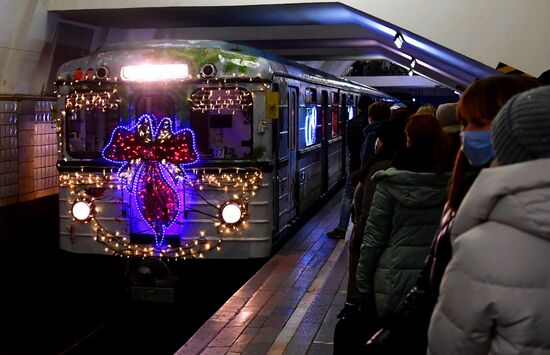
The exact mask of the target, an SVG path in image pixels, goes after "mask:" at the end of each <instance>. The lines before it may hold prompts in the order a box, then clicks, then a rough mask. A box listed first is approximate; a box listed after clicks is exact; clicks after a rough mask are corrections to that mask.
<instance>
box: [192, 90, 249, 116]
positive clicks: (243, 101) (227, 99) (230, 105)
mask: <svg viewBox="0 0 550 355" xmlns="http://www.w3.org/2000/svg"><path fill="white" fill-rule="evenodd" d="M189 101H190V103H191V105H190V106H191V110H193V111H201V112H203V113H204V112H206V111H208V110H230V111H231V112H232V113H233V114H234V113H235V112H236V111H244V110H247V109H248V108H250V107H252V94H251V93H250V92H248V91H246V90H244V89H240V88H239V87H238V86H236V87H234V88H224V87H217V88H208V87H202V88H201V90H198V91H195V92H194V93H193V94H191V96H190V97H189Z"/></svg>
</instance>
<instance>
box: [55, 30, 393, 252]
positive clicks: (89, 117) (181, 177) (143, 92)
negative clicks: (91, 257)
mask: <svg viewBox="0 0 550 355" xmlns="http://www.w3.org/2000/svg"><path fill="white" fill-rule="evenodd" d="M56 85H57V95H58V98H59V100H58V105H57V112H56V119H55V122H56V126H57V132H58V138H59V160H58V164H57V167H58V170H59V184H60V188H59V191H60V192H59V206H60V207H59V223H60V247H61V249H63V250H66V251H69V252H74V253H88V254H100V253H101V254H105V253H107V254H112V255H117V256H121V257H134V256H135V257H142V258H145V257H156V258H159V257H160V258H178V259H179V258H182V259H185V258H203V257H208V258H217V259H245V258H261V257H267V256H269V255H271V252H272V249H273V245H274V244H275V243H276V242H277V241H278V240H280V239H281V238H280V236H281V235H283V234H284V233H285V230H287V229H288V228H289V227H290V226H291V225H292V224H293V223H296V221H298V220H299V219H300V217H301V216H303V215H304V213H306V212H307V211H308V210H311V208H312V207H313V206H315V204H316V203H318V202H319V200H320V199H322V198H323V197H324V196H326V195H327V194H328V193H330V192H331V191H334V189H336V188H337V187H338V185H339V183H340V182H341V181H342V180H343V179H344V178H345V174H346V154H347V153H346V145H345V134H344V132H345V128H346V122H347V120H349V119H350V118H351V117H353V115H354V114H355V113H356V112H355V111H356V107H357V101H358V98H359V96H360V95H368V96H369V97H371V98H372V100H373V101H379V100H384V101H388V102H393V101H395V100H394V98H392V97H391V96H389V95H386V94H384V93H383V92H380V91H378V90H375V89H373V88H370V87H368V86H365V85H362V84H358V83H354V82H352V81H349V80H345V79H342V78H338V77H335V76H333V75H329V74H327V73H324V72H322V71H319V70H316V69H313V68H310V67H307V66H305V65H302V64H299V63H294V62H290V61H287V60H285V59H282V58H278V57H276V56H273V55H270V54H267V53H265V52H262V51H258V50H255V49H252V48H248V47H244V46H239V45H235V44H230V43H226V42H219V41H184V40H173V41H148V42H129V43H120V44H113V45H109V46H105V47H103V48H101V49H99V50H98V51H97V52H95V53H93V54H91V55H89V56H86V57H83V58H79V59H75V60H71V61H69V62H67V63H64V64H63V65H62V66H61V67H60V68H59V69H58V71H57V80H56Z"/></svg>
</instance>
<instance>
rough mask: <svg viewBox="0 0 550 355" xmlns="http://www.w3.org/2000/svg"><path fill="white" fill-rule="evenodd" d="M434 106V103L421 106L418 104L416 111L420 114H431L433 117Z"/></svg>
mask: <svg viewBox="0 0 550 355" xmlns="http://www.w3.org/2000/svg"><path fill="white" fill-rule="evenodd" d="M435 111H436V110H435V107H434V105H432V104H423V105H422V106H420V107H419V108H418V110H417V111H416V113H417V114H419V115H420V114H422V115H432V116H433V117H435Z"/></svg>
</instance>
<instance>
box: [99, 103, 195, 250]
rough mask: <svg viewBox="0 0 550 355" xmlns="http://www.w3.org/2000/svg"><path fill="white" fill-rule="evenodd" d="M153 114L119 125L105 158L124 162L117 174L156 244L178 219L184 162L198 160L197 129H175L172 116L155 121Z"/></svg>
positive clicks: (156, 245)
mask: <svg viewBox="0 0 550 355" xmlns="http://www.w3.org/2000/svg"><path fill="white" fill-rule="evenodd" d="M155 121H156V117H155V116H154V115H147V114H145V115H142V116H141V117H140V118H139V119H138V120H137V122H138V123H137V124H136V125H135V126H133V127H124V126H118V127H117V128H115V129H114V131H113V133H112V135H111V139H110V141H109V143H108V144H107V145H106V146H105V148H103V151H102V155H103V158H105V159H106V160H108V161H110V162H113V163H116V164H121V167H120V168H119V171H118V177H119V179H120V180H121V181H123V182H124V184H125V186H126V188H127V189H128V190H129V192H130V193H131V194H132V195H133V196H134V198H135V203H136V205H137V208H138V211H139V213H140V215H141V217H142V218H143V219H144V220H145V222H147V224H148V225H149V226H150V227H151V229H152V230H153V232H154V233H155V247H156V248H160V247H161V246H162V245H163V242H164V233H165V231H166V229H167V228H169V227H170V226H171V225H172V224H173V223H174V221H176V219H177V217H178V215H179V213H180V209H181V204H180V199H179V196H178V192H177V188H176V183H177V180H178V178H180V177H184V176H185V175H184V166H185V165H189V164H192V163H194V162H196V161H197V160H198V158H199V157H198V153H197V152H198V150H197V149H196V145H195V142H196V140H195V133H194V132H193V131H192V130H190V129H188V128H185V129H182V130H180V131H176V132H174V127H173V123H172V120H171V119H170V118H168V117H164V118H163V119H161V120H160V122H159V123H158V124H157V125H155Z"/></svg>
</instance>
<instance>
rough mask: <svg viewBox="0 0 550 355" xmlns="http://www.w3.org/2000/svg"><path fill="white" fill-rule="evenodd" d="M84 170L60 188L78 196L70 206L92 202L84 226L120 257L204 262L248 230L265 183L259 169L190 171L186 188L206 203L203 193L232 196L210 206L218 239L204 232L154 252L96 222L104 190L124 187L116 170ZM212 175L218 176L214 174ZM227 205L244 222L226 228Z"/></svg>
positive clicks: (63, 180)
mask: <svg viewBox="0 0 550 355" xmlns="http://www.w3.org/2000/svg"><path fill="white" fill-rule="evenodd" d="M83 170H84V169H83V168H82V169H81V171H80V172H72V173H65V174H60V176H59V183H60V186H61V187H67V188H69V191H70V195H71V196H76V197H73V200H72V201H70V204H71V205H74V203H76V202H78V201H81V200H84V199H89V200H90V202H91V204H92V206H93V208H94V212H95V213H92V214H91V215H90V218H89V219H88V220H86V221H84V222H83V223H86V224H91V225H93V229H94V233H95V235H94V237H93V238H94V240H95V241H96V242H98V243H100V244H102V245H103V246H104V248H105V251H106V252H111V253H112V254H114V255H118V256H121V257H124V256H125V257H130V256H137V257H149V256H153V257H161V258H162V257H167V258H182V259H186V258H196V257H198V258H203V257H204V254H203V253H205V252H207V251H211V250H214V249H215V250H218V251H219V250H221V244H222V242H223V235H224V234H225V235H227V234H230V233H231V232H232V231H239V230H240V228H247V227H248V223H247V221H246V220H247V218H248V203H249V199H250V197H251V196H254V195H255V194H256V191H258V189H259V187H260V186H261V183H262V173H261V171H260V170H259V169H258V168H209V169H196V168H195V169H191V170H190V171H189V172H188V175H187V178H186V181H185V182H186V184H185V186H186V187H188V188H191V189H193V191H194V193H196V194H197V195H198V196H200V197H201V198H203V199H204V197H202V195H201V192H202V191H220V192H226V193H229V192H233V195H232V199H230V200H229V201H228V202H226V203H225V204H223V205H213V204H209V205H210V206H212V208H215V209H216V212H215V214H212V222H213V224H214V226H215V227H216V231H217V233H218V238H217V240H215V241H209V240H207V239H206V237H205V232H204V231H200V232H199V234H200V235H199V236H197V237H195V238H194V239H192V240H188V241H187V243H186V244H184V245H182V246H171V245H165V246H161V247H160V248H155V247H152V246H144V245H138V244H131V243H130V238H129V236H128V235H125V234H124V233H121V232H120V231H118V230H117V231H111V230H108V229H107V228H106V227H104V226H103V225H101V223H100V222H99V221H98V220H97V218H96V217H97V214H98V213H100V212H101V210H100V209H99V208H97V207H95V206H94V203H95V202H96V201H98V196H99V195H101V193H103V191H104V190H103V189H113V188H116V189H122V188H123V185H122V184H121V183H120V182H119V178H118V177H117V174H116V173H115V170H113V169H105V170H103V172H102V173H84V172H83ZM210 171H215V172H214V173H212V172H210ZM97 190H100V191H101V193H100V194H98V193H95V191H97ZM94 196H95V197H94ZM228 203H235V204H237V205H239V206H240V207H241V209H242V211H243V213H242V215H241V219H240V220H239V221H238V222H237V223H234V224H226V223H225V222H224V220H223V218H222V216H221V210H222V207H224V206H225V205H226V204H228ZM69 212H71V211H69ZM73 217H74V216H73ZM115 220H116V219H115ZM76 221H77V220H76V219H75V222H76ZM118 222H120V221H118ZM72 230H73V228H69V231H70V232H72Z"/></svg>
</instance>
